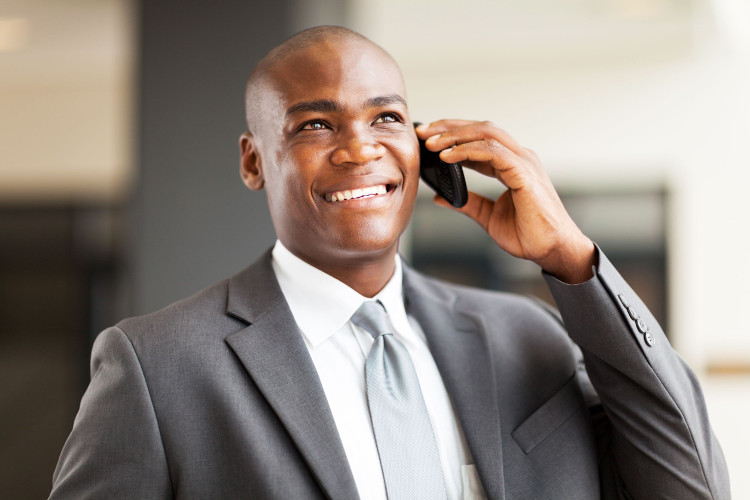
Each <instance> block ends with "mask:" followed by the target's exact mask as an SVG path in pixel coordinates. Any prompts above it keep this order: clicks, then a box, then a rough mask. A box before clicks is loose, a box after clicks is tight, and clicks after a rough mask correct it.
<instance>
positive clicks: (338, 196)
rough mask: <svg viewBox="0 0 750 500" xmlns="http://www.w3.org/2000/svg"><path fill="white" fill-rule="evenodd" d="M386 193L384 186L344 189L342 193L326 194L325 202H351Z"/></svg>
mask: <svg viewBox="0 0 750 500" xmlns="http://www.w3.org/2000/svg"><path fill="white" fill-rule="evenodd" d="M386 192H388V189H387V188H386V187H385V184H380V185H379V186H370V187H364V188H357V189H352V190H349V189H346V190H344V191H336V192H335V193H328V194H327V195H326V196H325V198H326V201H344V200H351V199H354V198H363V197H365V196H374V195H378V194H385V193H386Z"/></svg>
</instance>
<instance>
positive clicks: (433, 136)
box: [425, 134, 440, 142]
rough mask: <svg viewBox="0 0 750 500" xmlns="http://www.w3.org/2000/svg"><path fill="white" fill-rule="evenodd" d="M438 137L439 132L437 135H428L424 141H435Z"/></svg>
mask: <svg viewBox="0 0 750 500" xmlns="http://www.w3.org/2000/svg"><path fill="white" fill-rule="evenodd" d="M439 138H440V134H437V135H431V136H430V137H428V138H427V140H426V141H425V142H435V141H437V140H438V139H439Z"/></svg>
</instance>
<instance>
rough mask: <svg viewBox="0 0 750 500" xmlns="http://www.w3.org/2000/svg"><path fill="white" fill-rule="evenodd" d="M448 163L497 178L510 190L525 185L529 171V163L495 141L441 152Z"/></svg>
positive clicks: (456, 147)
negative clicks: (525, 178) (525, 177)
mask: <svg viewBox="0 0 750 500" xmlns="http://www.w3.org/2000/svg"><path fill="white" fill-rule="evenodd" d="M440 158H441V159H442V160H443V161H444V162H447V163H461V165H464V166H467V167H470V168H472V169H473V170H476V171H477V172H479V173H481V174H484V175H487V176H489V177H495V178H497V179H499V180H500V181H502V183H503V184H505V185H506V186H507V187H509V188H510V189H519V188H521V187H523V185H524V176H528V175H527V174H525V172H527V171H528V170H529V168H528V167H529V165H528V163H529V162H528V161H526V160H524V159H523V158H520V157H519V156H518V155H517V154H515V153H514V152H513V151H511V150H510V149H508V148H507V147H505V146H504V145H502V144H500V143H499V142H497V141H494V140H484V139H483V140H481V141H475V142H469V143H465V144H460V145H458V146H455V147H452V148H449V149H446V150H444V151H441V152H440Z"/></svg>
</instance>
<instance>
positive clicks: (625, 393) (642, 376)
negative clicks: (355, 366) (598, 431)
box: [544, 249, 730, 500]
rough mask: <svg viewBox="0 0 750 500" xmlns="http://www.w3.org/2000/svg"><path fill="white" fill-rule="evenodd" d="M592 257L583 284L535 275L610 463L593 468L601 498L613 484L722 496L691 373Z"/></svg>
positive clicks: (724, 483) (605, 263)
mask: <svg viewBox="0 0 750 500" xmlns="http://www.w3.org/2000/svg"><path fill="white" fill-rule="evenodd" d="M597 251H598V253H599V265H598V266H597V268H596V269H595V276H594V277H593V278H592V279H590V280H589V281H587V282H585V283H582V284H579V285H567V284H565V283H562V282H560V281H558V280H557V279H555V278H554V277H552V276H550V275H548V274H546V273H545V275H544V276H545V279H546V280H547V283H548V286H549V288H550V290H551V292H552V295H553V296H554V298H555V301H556V303H557V306H558V309H559V310H560V314H561V316H562V319H563V322H564V323H565V327H566V329H567V330H568V334H569V335H570V337H571V339H572V340H573V341H574V342H575V343H576V344H578V346H579V347H580V348H581V351H582V352H583V357H584V361H585V366H586V371H587V373H588V375H589V378H590V380H591V383H592V384H593V386H594V388H595V389H596V392H597V393H598V395H599V398H600V399H601V403H602V407H603V409H604V413H605V414H606V420H608V426H609V428H610V429H611V432H610V433H609V434H610V435H609V436H608V437H607V438H608V439H609V440H610V443H609V446H608V451H607V454H609V455H610V456H609V457H604V458H603V460H605V461H609V462H611V463H613V464H614V467H613V468H603V469H602V470H603V471H607V470H608V471H609V472H608V474H610V476H616V477H602V478H601V479H602V491H603V493H605V492H606V491H611V490H612V489H613V485H617V489H620V490H621V491H619V492H618V495H622V496H624V497H625V498H636V499H641V498H643V499H653V498H691V499H693V498H694V499H697V498H710V499H716V500H726V499H729V498H730V493H729V479H728V475H727V470H726V465H725V463H724V457H723V455H722V452H721V449H720V447H719V444H718V442H717V441H716V438H715V436H714V434H713V432H712V431H711V428H710V425H709V422H708V415H707V412H706V403H705V400H704V398H703V394H702V391H701V388H700V386H699V384H698V381H697V379H696V377H695V375H694V374H693V373H692V372H691V371H690V369H689V368H688V366H687V365H686V364H685V363H684V361H682V359H680V357H679V356H678V355H677V353H676V352H675V351H674V350H673V349H672V347H671V346H670V344H669V342H668V340H667V337H666V336H665V335H664V332H663V331H662V329H661V327H660V326H659V324H658V323H657V322H656V320H655V319H654V317H653V316H652V315H651V313H650V312H649V310H648V308H647V307H646V306H645V305H644V304H643V303H642V302H641V300H640V299H639V298H638V296H637V295H636V294H635V293H634V292H633V290H632V289H631V288H630V287H629V286H628V284H627V283H626V282H625V280H624V279H623V278H622V277H621V276H620V274H619V273H618V272H617V271H616V270H615V268H614V267H613V266H612V264H611V263H610V262H609V260H607V258H606V256H605V255H604V254H603V252H601V251H600V250H598V249H597ZM612 469H614V470H612ZM605 474H607V473H605ZM623 488H624V490H625V491H622V489H623Z"/></svg>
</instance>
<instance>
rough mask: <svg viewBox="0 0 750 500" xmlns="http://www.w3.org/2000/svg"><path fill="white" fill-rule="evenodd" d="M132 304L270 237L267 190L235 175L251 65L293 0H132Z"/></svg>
mask: <svg viewBox="0 0 750 500" xmlns="http://www.w3.org/2000/svg"><path fill="white" fill-rule="evenodd" d="M140 21H141V31H140V67H139V70H140V71H139V80H140V81H139V83H140V85H139V91H140V101H139V112H140V116H139V119H138V120H137V124H138V126H139V130H138V134H137V136H138V137H139V155H138V158H139V169H140V172H139V173H140V175H139V180H138V186H137V188H136V193H135V198H134V203H133V219H132V221H133V223H132V228H131V229H132V235H131V236H132V238H131V241H132V247H131V250H132V253H131V266H132V267H131V271H132V272H131V276H132V278H133V283H132V284H133V298H134V304H133V308H134V312H135V313H144V312H147V311H151V310H154V309H157V308H159V307H162V306H164V305H166V304H168V303H170V302H172V301H174V300H176V299H179V298H181V297H184V296H186V295H188V294H190V293H192V292H194V291H197V290H199V289H201V288H203V287H205V286H207V285H209V284H211V283H213V282H216V281H218V280H220V279H222V278H224V277H226V276H229V275H231V274H233V273H234V272H236V271H238V270H240V269H241V268H243V267H244V266H246V265H247V264H249V263H250V262H251V261H252V260H254V259H255V257H256V256H257V255H258V254H260V253H261V252H262V251H263V250H264V249H265V248H267V247H268V246H270V245H271V244H272V243H273V241H274V238H275V236H274V232H273V227H272V226H271V221H270V217H269V215H268V209H267V206H266V200H265V195H264V194H263V193H256V192H251V191H249V190H248V189H247V188H246V187H245V186H244V185H243V184H242V182H241V180H240V177H239V153H238V151H239V149H238V142H237V141H238V137H239V134H240V133H241V132H242V131H244V130H245V129H246V126H245V121H244V109H243V92H244V85H245V81H246V79H247V76H248V75H249V73H250V70H251V69H252V67H253V65H254V63H255V62H256V61H257V60H258V59H259V58H260V57H262V55H263V54H265V53H266V51H267V50H268V49H270V48H271V47H273V46H274V45H276V44H278V43H279V42H280V41H281V40H283V39H284V38H286V37H287V36H288V35H290V34H291V30H292V29H293V28H294V27H297V24H296V22H295V21H293V20H292V8H291V2H290V1H288V0H281V1H278V0H277V1H270V0H269V1H248V0H222V1H221V2H198V1H184V0H183V1H178V0H148V1H143V2H141V11H140Z"/></svg>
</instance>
